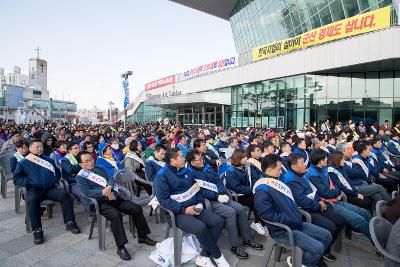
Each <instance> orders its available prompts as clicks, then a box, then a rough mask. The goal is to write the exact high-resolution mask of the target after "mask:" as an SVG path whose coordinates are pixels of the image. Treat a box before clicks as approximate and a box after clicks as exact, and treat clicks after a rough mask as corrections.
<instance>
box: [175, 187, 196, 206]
mask: <svg viewBox="0 0 400 267" xmlns="http://www.w3.org/2000/svg"><path fill="white" fill-rule="evenodd" d="M199 191H200V185H199V183H194V184H193V185H192V186H191V187H190V188H189V189H188V190H187V191H186V192H183V193H181V194H176V195H171V196H170V197H171V198H172V199H173V200H175V201H177V202H179V203H182V202H185V201H187V200H189V199H191V198H192V197H194V196H195V195H196V194H197V192H199Z"/></svg>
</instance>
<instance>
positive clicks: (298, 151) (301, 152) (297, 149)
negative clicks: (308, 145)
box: [293, 146, 311, 167]
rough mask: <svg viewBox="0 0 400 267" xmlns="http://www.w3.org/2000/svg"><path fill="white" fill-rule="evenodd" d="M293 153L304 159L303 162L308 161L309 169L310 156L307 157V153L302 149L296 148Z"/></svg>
mask: <svg viewBox="0 0 400 267" xmlns="http://www.w3.org/2000/svg"><path fill="white" fill-rule="evenodd" d="M293 153H296V154H299V155H301V156H302V157H303V158H304V162H306V160H307V159H308V164H307V167H310V164H311V163H310V155H309V153H308V152H307V151H305V150H303V149H301V148H299V147H297V146H296V147H295V148H294V149H293Z"/></svg>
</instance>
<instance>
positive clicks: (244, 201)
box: [238, 195, 264, 225]
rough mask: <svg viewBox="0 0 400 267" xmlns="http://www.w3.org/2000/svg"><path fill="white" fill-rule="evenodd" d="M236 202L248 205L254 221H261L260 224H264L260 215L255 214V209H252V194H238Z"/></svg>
mask: <svg viewBox="0 0 400 267" xmlns="http://www.w3.org/2000/svg"><path fill="white" fill-rule="evenodd" d="M238 202H239V203H240V204H242V205H244V206H246V207H249V209H250V210H251V211H252V212H253V213H254V217H255V219H254V222H256V223H261V224H262V225H264V222H263V221H262V220H261V219H260V217H259V216H258V215H257V212H256V210H255V209H254V199H253V195H248V196H239V197H238Z"/></svg>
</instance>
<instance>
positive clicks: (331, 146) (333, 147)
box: [326, 144, 336, 150]
mask: <svg viewBox="0 0 400 267" xmlns="http://www.w3.org/2000/svg"><path fill="white" fill-rule="evenodd" d="M326 147H327V148H328V147H330V148H332V149H333V150H336V147H335V146H333V145H331V144H329V145H327V146H326Z"/></svg>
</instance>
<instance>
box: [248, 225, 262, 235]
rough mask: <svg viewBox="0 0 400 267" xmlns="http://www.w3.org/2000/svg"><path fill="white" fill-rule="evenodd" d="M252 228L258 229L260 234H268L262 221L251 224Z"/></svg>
mask: <svg viewBox="0 0 400 267" xmlns="http://www.w3.org/2000/svg"><path fill="white" fill-rule="evenodd" d="M250 227H251V229H253V230H254V231H256V232H257V233H258V234H260V235H266V232H265V229H264V227H263V226H262V225H261V223H254V222H253V223H251V224H250Z"/></svg>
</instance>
